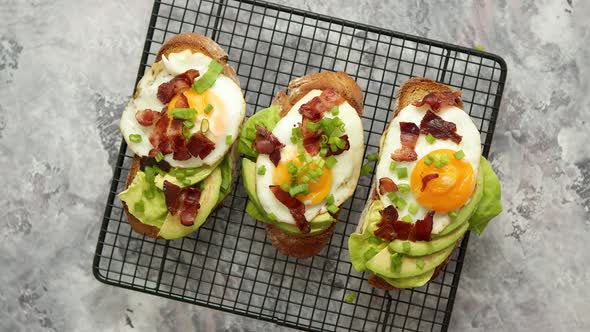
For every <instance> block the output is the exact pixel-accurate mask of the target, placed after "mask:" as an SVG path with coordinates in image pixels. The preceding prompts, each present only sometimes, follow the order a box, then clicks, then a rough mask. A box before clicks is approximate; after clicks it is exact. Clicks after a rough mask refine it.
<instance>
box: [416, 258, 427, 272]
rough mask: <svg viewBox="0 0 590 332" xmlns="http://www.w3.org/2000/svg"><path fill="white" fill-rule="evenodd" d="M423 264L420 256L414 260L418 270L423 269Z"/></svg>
mask: <svg viewBox="0 0 590 332" xmlns="http://www.w3.org/2000/svg"><path fill="white" fill-rule="evenodd" d="M424 265H426V263H425V262H424V260H423V259H422V258H419V259H418V260H417V261H416V267H417V268H419V269H420V270H424Z"/></svg>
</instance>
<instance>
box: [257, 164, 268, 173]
mask: <svg viewBox="0 0 590 332" xmlns="http://www.w3.org/2000/svg"><path fill="white" fill-rule="evenodd" d="M264 174H266V166H264V165H262V166H260V167H258V175H264Z"/></svg>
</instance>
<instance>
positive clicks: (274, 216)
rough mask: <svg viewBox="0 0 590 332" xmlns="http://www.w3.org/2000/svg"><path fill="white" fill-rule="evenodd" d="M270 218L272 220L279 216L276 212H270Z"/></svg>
mask: <svg viewBox="0 0 590 332" xmlns="http://www.w3.org/2000/svg"><path fill="white" fill-rule="evenodd" d="M268 219H270V220H277V216H276V215H275V214H274V213H269V214H268Z"/></svg>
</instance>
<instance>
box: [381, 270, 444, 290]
mask: <svg viewBox="0 0 590 332" xmlns="http://www.w3.org/2000/svg"><path fill="white" fill-rule="evenodd" d="M433 274H434V269H432V270H429V271H426V272H424V273H422V274H419V275H417V276H413V277H407V278H387V277H384V276H379V277H381V278H382V279H383V280H385V281H386V282H387V283H388V284H390V285H391V286H393V287H395V288H416V287H422V286H424V285H426V283H427V282H428V281H430V279H431V278H432V275H433Z"/></svg>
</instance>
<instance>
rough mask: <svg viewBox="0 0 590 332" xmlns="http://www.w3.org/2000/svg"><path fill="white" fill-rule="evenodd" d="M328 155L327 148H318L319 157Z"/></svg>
mask: <svg viewBox="0 0 590 332" xmlns="http://www.w3.org/2000/svg"><path fill="white" fill-rule="evenodd" d="M327 154H328V148H327V147H322V148H320V156H322V157H325V156H326V155H327Z"/></svg>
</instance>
